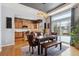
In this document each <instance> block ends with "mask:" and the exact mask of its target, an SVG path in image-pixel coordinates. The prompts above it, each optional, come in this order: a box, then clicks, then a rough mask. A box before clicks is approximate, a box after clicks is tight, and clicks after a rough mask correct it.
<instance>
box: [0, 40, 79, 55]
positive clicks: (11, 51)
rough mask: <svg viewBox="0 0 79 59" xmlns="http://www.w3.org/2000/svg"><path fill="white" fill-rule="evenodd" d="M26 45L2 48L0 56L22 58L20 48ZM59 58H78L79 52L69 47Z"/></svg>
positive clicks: (21, 42)
mask: <svg viewBox="0 0 79 59" xmlns="http://www.w3.org/2000/svg"><path fill="white" fill-rule="evenodd" d="M26 45H28V42H27V41H18V42H17V43H15V45H13V46H6V47H3V48H2V52H0V56H22V51H21V50H20V48H21V47H23V46H26ZM65 45H67V44H65ZM67 46H69V45H67ZM59 56H79V50H77V49H75V48H74V47H72V46H69V48H68V49H67V50H66V51H64V52H63V53H61V54H60V55H59Z"/></svg>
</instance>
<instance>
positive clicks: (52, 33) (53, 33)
mask: <svg viewBox="0 0 79 59" xmlns="http://www.w3.org/2000/svg"><path fill="white" fill-rule="evenodd" d="M51 35H55V39H56V40H57V37H58V36H57V33H56V32H51Z"/></svg>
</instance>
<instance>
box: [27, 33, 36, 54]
mask: <svg viewBox="0 0 79 59" xmlns="http://www.w3.org/2000/svg"><path fill="white" fill-rule="evenodd" d="M27 39H28V43H29V51H30V52H31V49H32V54H33V53H34V47H36V46H37V42H35V41H34V37H33V35H32V34H29V35H27Z"/></svg>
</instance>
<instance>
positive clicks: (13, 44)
mask: <svg viewBox="0 0 79 59" xmlns="http://www.w3.org/2000/svg"><path fill="white" fill-rule="evenodd" d="M11 45H14V43H12V44H6V45H2V47H6V46H11Z"/></svg>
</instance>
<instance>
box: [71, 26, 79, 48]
mask: <svg viewBox="0 0 79 59" xmlns="http://www.w3.org/2000/svg"><path fill="white" fill-rule="evenodd" d="M72 28H73V29H72V31H71V33H70V35H71V37H72V43H73V45H74V46H75V47H76V48H77V49H79V24H76V25H75V26H74V27H72Z"/></svg>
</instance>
